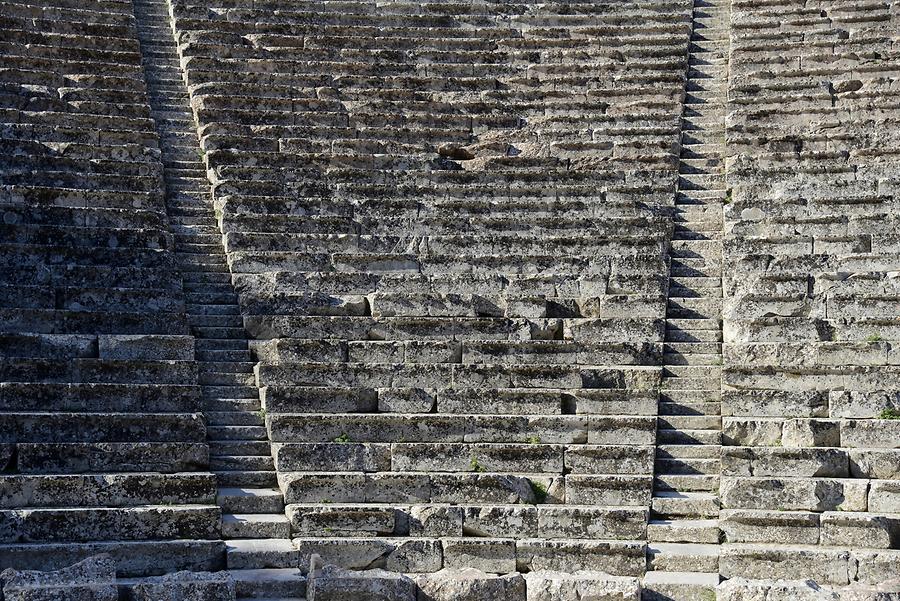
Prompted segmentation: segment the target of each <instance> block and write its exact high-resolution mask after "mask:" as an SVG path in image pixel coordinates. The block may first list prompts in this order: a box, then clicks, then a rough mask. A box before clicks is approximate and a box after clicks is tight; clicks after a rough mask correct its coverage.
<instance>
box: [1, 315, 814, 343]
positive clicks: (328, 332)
mask: <svg viewBox="0 0 900 601" xmlns="http://www.w3.org/2000/svg"><path fill="white" fill-rule="evenodd" d="M0 314H2V313H0ZM244 326H245V328H246V329H247V331H248V332H249V333H250V334H251V335H253V336H254V337H255V338H259V339H269V338H303V339H309V338H343V339H349V340H402V341H407V340H428V339H439V340H446V339H448V338H451V339H454V340H473V339H474V340H571V339H575V338H577V339H580V340H584V341H593V342H621V341H622V340H629V341H630V342H632V343H641V342H651V343H654V342H660V341H662V339H663V333H664V332H663V326H664V324H663V322H662V320H645V319H627V318H624V319H623V318H616V319H613V320H606V319H597V318H595V319H574V318H573V319H567V318H559V319H555V318H554V319H525V318H505V317H452V318H446V317H443V318H427V317H382V318H379V319H374V318H372V317H318V316H296V315H250V316H245V317H244ZM816 340H818V338H816Z"/></svg>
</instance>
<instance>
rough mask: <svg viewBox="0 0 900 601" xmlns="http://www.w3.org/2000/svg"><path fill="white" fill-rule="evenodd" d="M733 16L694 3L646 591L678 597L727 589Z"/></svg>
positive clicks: (719, 6) (722, 8) (703, 0)
mask: <svg viewBox="0 0 900 601" xmlns="http://www.w3.org/2000/svg"><path fill="white" fill-rule="evenodd" d="M728 10H729V9H728V4H727V3H726V2H724V1H721V0H719V1H709V0H696V1H695V2H694V11H693V17H694V25H693V33H692V36H691V47H690V56H689V67H688V82H687V94H686V98H685V106H684V115H683V131H682V151H681V158H680V165H679V186H678V195H677V197H676V201H675V202H676V204H675V217H674V220H675V224H674V225H675V229H674V234H673V239H672V248H671V252H670V260H671V267H670V280H669V298H668V305H667V310H666V338H665V347H664V354H663V364H664V366H665V368H664V372H663V380H662V390H661V394H660V405H659V421H658V431H657V448H656V470H655V481H654V490H653V500H652V514H651V521H650V524H649V527H648V538H649V541H650V544H649V546H648V568H649V569H650V570H653V571H652V572H649V573H648V576H647V584H648V587H649V588H656V589H659V590H660V591H661V592H663V591H664V592H665V593H667V594H670V595H675V597H676V598H682V597H681V596H679V594H676V593H678V592H679V591H680V594H687V592H686V591H689V590H695V591H703V590H709V591H712V587H714V586H715V585H716V584H717V583H718V581H719V575H718V572H719V568H718V557H719V546H718V545H719V539H720V533H719V525H718V515H719V499H718V491H719V474H720V467H721V466H720V444H721V436H722V434H721V417H720V401H721V369H722V367H721V365H722V321H721V299H722V282H721V258H722V246H721V244H722V243H721V235H722V210H723V205H724V203H727V202H728V192H727V190H726V186H725V179H724V164H723V162H724V142H725V139H724V135H725V123H724V121H725V106H724V105H725V95H726V87H727V80H728V72H727V69H728V66H727V60H728V43H729V42H728Z"/></svg>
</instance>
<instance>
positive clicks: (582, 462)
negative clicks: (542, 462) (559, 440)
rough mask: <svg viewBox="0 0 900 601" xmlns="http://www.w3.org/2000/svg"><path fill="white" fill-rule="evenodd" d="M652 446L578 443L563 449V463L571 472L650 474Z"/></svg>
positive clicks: (652, 455) (653, 448)
mask: <svg viewBox="0 0 900 601" xmlns="http://www.w3.org/2000/svg"><path fill="white" fill-rule="evenodd" d="M655 450H656V448H655V447H653V446H649V445H648V446H630V445H629V446H617V445H578V446H572V447H568V448H567V449H566V450H565V465H566V467H567V468H568V469H569V473H572V474H650V473H653V461H654V458H655Z"/></svg>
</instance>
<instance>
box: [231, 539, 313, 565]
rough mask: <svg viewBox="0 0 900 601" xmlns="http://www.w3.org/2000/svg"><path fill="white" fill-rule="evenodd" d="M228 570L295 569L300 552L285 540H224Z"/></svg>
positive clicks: (298, 561)
mask: <svg viewBox="0 0 900 601" xmlns="http://www.w3.org/2000/svg"><path fill="white" fill-rule="evenodd" d="M225 548H226V557H227V560H226V561H227V563H228V569H229V570H235V569H243V570H246V569H268V568H297V567H299V565H300V552H299V551H298V550H297V549H296V548H295V547H294V544H293V543H292V542H291V540H290V539H287V538H263V539H236V540H226V541H225Z"/></svg>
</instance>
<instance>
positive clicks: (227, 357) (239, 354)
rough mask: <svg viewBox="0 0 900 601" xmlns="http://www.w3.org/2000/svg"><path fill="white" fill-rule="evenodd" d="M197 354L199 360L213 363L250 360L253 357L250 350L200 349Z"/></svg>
mask: <svg viewBox="0 0 900 601" xmlns="http://www.w3.org/2000/svg"><path fill="white" fill-rule="evenodd" d="M195 355H196V357H197V361H204V362H212V363H219V362H226V363H234V362H250V361H251V358H252V357H251V355H250V351H249V350H236V351H234V350H198V351H196V353H195ZM252 365H253V363H251V368H250V369H251V371H252V369H253V368H252Z"/></svg>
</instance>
